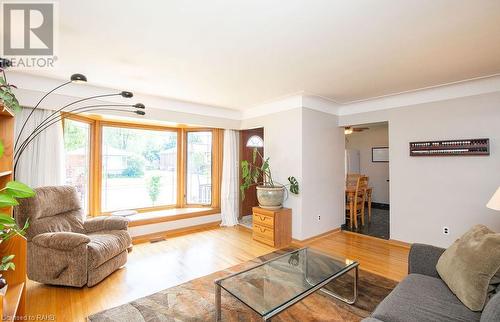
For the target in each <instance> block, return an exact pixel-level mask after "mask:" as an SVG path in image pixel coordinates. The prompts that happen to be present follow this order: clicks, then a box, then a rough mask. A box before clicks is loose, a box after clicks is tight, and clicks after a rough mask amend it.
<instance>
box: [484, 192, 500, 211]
mask: <svg viewBox="0 0 500 322" xmlns="http://www.w3.org/2000/svg"><path fill="white" fill-rule="evenodd" d="M486 207H488V208H490V209H493V210H498V211H500V187H499V188H498V189H497V191H496V192H495V193H494V194H493V197H491V199H490V201H488V203H487V204H486Z"/></svg>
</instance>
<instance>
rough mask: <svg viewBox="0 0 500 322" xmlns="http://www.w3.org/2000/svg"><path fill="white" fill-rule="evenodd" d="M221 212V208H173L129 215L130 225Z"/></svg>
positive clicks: (134, 225)
mask: <svg viewBox="0 0 500 322" xmlns="http://www.w3.org/2000/svg"><path fill="white" fill-rule="evenodd" d="M218 213H220V209H219V208H173V209H166V210H158V211H151V212H144V213H139V214H135V215H131V216H127V217H124V218H127V219H128V220H129V221H130V222H129V224H128V226H129V227H137V226H142V225H151V224H157V223H161V222H167V221H174V220H180V219H188V218H194V217H201V216H208V215H213V214H218Z"/></svg>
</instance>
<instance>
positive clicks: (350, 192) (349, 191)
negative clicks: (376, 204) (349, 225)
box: [345, 186, 373, 222]
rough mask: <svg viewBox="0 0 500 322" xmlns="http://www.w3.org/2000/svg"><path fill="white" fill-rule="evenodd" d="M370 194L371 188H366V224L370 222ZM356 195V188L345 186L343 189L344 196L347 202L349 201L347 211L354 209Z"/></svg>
mask: <svg viewBox="0 0 500 322" xmlns="http://www.w3.org/2000/svg"><path fill="white" fill-rule="evenodd" d="M372 192H373V188H372V187H368V188H367V189H366V201H367V202H368V222H370V221H371V219H372ZM355 194H356V186H347V187H346V188H345V195H346V197H347V200H350V202H351V204H350V205H349V211H352V209H354V204H352V203H353V201H354V197H355ZM351 218H356V217H355V216H351Z"/></svg>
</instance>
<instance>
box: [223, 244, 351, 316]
mask: <svg viewBox="0 0 500 322" xmlns="http://www.w3.org/2000/svg"><path fill="white" fill-rule="evenodd" d="M356 265H358V263H357V262H355V261H351V260H349V259H345V258H334V257H332V256H329V255H326V254H323V253H321V252H318V251H316V250H313V249H310V248H302V249H299V250H297V251H293V252H291V253H287V254H285V255H282V256H279V257H276V258H273V259H271V260H269V261H267V262H264V263H262V264H260V265H258V266H256V267H253V268H251V269H248V270H245V271H242V272H240V273H236V274H234V275H230V276H229V277H226V278H223V279H221V280H218V281H216V283H217V284H218V285H220V286H221V287H222V288H223V289H225V290H226V291H227V292H229V293H231V294H232V295H233V296H234V297H236V298H238V299H239V300H240V301H242V302H243V303H245V304H246V305H247V306H249V307H250V308H252V309H253V310H254V311H256V312H257V313H259V314H260V315H262V316H264V315H268V314H269V313H270V312H272V311H274V310H276V309H277V308H279V307H281V306H284V305H286V304H287V303H288V302H290V301H293V300H294V299H296V298H298V297H301V296H302V295H303V294H304V293H306V292H308V291H309V290H311V289H313V288H315V287H316V286H318V285H319V284H321V283H322V282H325V281H326V280H328V279H331V278H332V277H334V276H335V275H338V276H340V275H342V274H344V273H345V272H347V271H349V270H350V269H352V268H353V267H354V266H356Z"/></svg>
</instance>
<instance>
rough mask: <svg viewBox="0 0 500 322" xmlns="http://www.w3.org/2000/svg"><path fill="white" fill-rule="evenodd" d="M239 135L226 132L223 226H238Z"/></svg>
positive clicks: (223, 168) (231, 131)
mask: <svg viewBox="0 0 500 322" xmlns="http://www.w3.org/2000/svg"><path fill="white" fill-rule="evenodd" d="M238 151H239V133H238V131H234V130H225V131H224V158H223V161H222V186H221V215H222V223H221V226H234V225H237V224H238V213H239V157H238Z"/></svg>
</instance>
